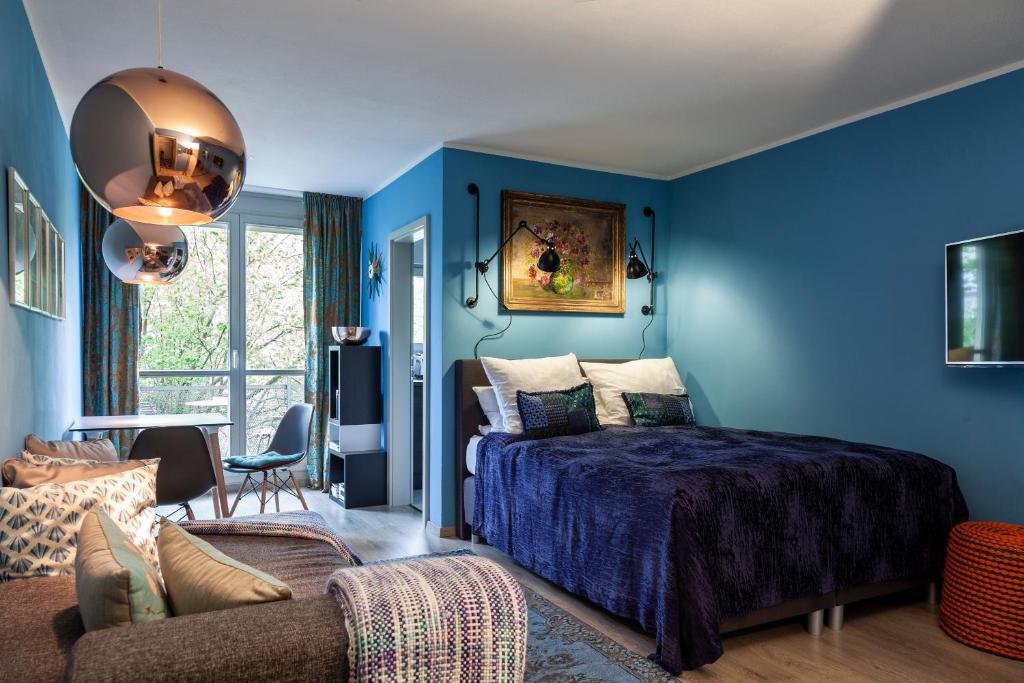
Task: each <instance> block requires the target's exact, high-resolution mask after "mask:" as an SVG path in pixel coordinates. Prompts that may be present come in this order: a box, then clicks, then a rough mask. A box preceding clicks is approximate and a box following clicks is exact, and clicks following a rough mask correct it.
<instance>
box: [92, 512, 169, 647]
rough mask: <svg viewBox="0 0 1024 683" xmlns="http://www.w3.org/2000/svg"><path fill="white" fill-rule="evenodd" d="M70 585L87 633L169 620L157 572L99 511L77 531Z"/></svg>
mask: <svg viewBox="0 0 1024 683" xmlns="http://www.w3.org/2000/svg"><path fill="white" fill-rule="evenodd" d="M75 585H76V587H77V589H78V602H79V609H80V611H81V613H82V622H83V623H85V628H86V629H87V630H89V631H93V630H96V629H101V628H110V627H112V626H129V625H131V624H137V623H141V622H143V621H154V620H156V619H166V618H167V617H168V616H170V610H168V609H167V598H166V595H165V594H164V587H163V584H162V583H161V581H160V577H159V576H158V575H157V573H156V569H154V568H153V567H152V566H151V565H150V564H149V562H147V561H146V559H145V558H144V557H142V553H141V552H140V551H139V549H138V548H137V547H135V545H134V544H133V543H132V542H131V541H129V540H128V537H127V536H126V535H125V533H124V531H122V530H121V527H119V526H118V525H117V524H116V523H115V522H114V520H112V519H110V517H109V516H108V515H107V514H106V513H105V512H103V510H98V511H97V510H93V511H92V512H90V513H89V514H87V515H86V516H85V520H84V521H83V522H82V528H81V529H80V530H79V532H78V554H77V555H76V556H75Z"/></svg>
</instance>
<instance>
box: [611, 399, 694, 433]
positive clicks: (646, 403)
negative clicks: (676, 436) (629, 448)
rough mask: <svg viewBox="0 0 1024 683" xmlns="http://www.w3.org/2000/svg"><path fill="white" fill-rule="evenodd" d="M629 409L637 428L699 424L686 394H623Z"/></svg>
mask: <svg viewBox="0 0 1024 683" xmlns="http://www.w3.org/2000/svg"><path fill="white" fill-rule="evenodd" d="M622 400H623V401H625V402H626V407H627V408H629V416H630V417H631V418H633V424H635V425H636V426H637V427H664V426H671V425H693V424H697V422H696V420H694V419H693V407H692V406H691V405H690V397H689V396H687V395H686V394H683V395H681V396H676V395H675V394H634V393H629V392H623V393H622Z"/></svg>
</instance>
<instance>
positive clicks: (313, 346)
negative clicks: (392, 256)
mask: <svg viewBox="0 0 1024 683" xmlns="http://www.w3.org/2000/svg"><path fill="white" fill-rule="evenodd" d="M302 202H303V204H304V205H305V207H306V221H305V226H304V227H305V246H304V248H303V266H304V268H303V278H302V281H303V292H302V298H303V303H304V305H305V315H304V318H305V324H306V402H307V403H311V404H312V405H313V424H312V426H311V427H310V434H309V453H308V456H309V457H308V458H307V459H306V468H307V470H308V472H309V485H310V487H312V488H314V489H324V490H326V489H327V487H328V482H327V477H325V476H324V469H325V463H326V457H327V452H326V441H327V416H328V411H329V405H330V396H329V395H328V392H327V389H326V388H325V387H324V383H325V381H326V379H327V351H326V350H325V349H326V347H327V346H329V345H330V344H332V343H333V341H332V340H333V338H332V337H331V327H334V326H337V325H358V324H359V256H360V248H361V247H360V245H361V242H362V208H363V200H362V199H359V198H356V197H339V196H337V195H331V194H319V193H315V192H303V193H302Z"/></svg>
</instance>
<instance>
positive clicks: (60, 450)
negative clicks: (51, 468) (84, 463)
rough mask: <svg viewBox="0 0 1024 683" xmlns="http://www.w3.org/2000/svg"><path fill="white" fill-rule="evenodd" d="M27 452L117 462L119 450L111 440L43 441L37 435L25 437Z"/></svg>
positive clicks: (56, 456)
mask: <svg viewBox="0 0 1024 683" xmlns="http://www.w3.org/2000/svg"><path fill="white" fill-rule="evenodd" d="M25 450H26V451H28V452H29V453H35V454H37V455H50V456H53V457H55V458H76V459H81V460H103V461H105V462H115V461H116V460H118V459H119V458H118V457H117V450H116V449H115V448H114V444H113V442H112V441H111V440H110V439H96V440H94V441H43V440H42V439H40V438H39V437H38V436H36V435H35V434H29V435H28V436H26V437H25Z"/></svg>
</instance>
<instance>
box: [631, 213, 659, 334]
mask: <svg viewBox="0 0 1024 683" xmlns="http://www.w3.org/2000/svg"><path fill="white" fill-rule="evenodd" d="M644 215H645V216H647V217H649V218H650V219H651V262H650V263H648V262H647V256H646V255H645V254H644V248H643V246H642V245H641V244H640V238H634V240H633V242H632V244H630V245H629V260H628V261H627V262H626V278H627V279H629V280H639V279H640V278H642V277H644V276H646V277H647V281H648V282H649V283H651V298H650V303H649V304H646V305H645V306H644V307H643V308H641V309H640V311H641V312H642V313H643V314H644V315H650V316H653V315H654V280H655V279H656V278H657V277H658V273H657V271H656V270H654V229H655V220H656V216H655V215H654V209H652V208H651V207H649V206H645V207H644ZM637 249H639V250H640V254H639V255H637V253H636V251H637Z"/></svg>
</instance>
